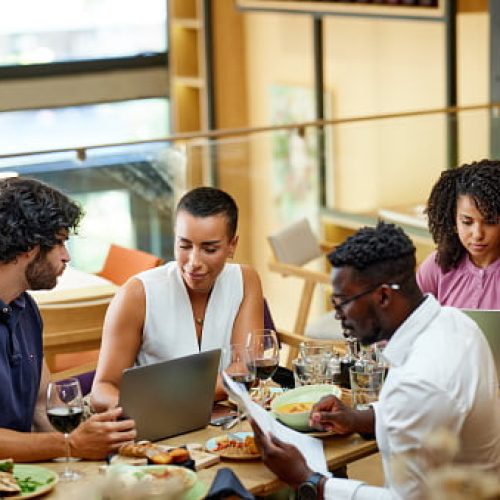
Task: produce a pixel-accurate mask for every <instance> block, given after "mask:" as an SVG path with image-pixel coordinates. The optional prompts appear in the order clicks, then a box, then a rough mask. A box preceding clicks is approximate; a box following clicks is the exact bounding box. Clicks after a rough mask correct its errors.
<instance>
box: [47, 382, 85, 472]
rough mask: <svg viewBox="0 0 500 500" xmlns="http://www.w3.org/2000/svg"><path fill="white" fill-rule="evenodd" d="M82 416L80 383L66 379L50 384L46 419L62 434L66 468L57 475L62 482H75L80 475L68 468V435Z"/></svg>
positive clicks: (69, 454)
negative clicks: (64, 444) (64, 442)
mask: <svg viewBox="0 0 500 500" xmlns="http://www.w3.org/2000/svg"><path fill="white" fill-rule="evenodd" d="M82 416H83V397H82V389H81V387H80V382H79V381H78V379H76V378H68V379H65V380H59V381H56V382H50V384H49V385H48V387H47V417H48V419H49V422H50V423H51V424H52V427H54V429H56V430H57V431H59V432H62V433H63V434H64V439H65V441H66V467H65V469H64V471H63V472H61V473H60V474H59V479H60V480H62V481H76V480H77V479H80V478H81V477H82V474H81V473H79V472H77V471H75V470H72V469H70V468H69V465H68V464H69V461H70V458H71V449H70V446H69V435H70V433H71V432H72V431H73V430H74V429H76V428H77V427H78V424H79V423H80V421H81V419H82Z"/></svg>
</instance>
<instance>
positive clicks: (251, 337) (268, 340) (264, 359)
mask: <svg viewBox="0 0 500 500" xmlns="http://www.w3.org/2000/svg"><path fill="white" fill-rule="evenodd" d="M246 345H247V349H248V351H249V352H250V353H251V358H252V359H253V363H254V366H255V376H256V378H257V379H258V380H259V388H258V394H259V396H258V397H259V400H260V402H261V404H262V406H264V407H265V406H266V402H267V400H268V399H269V395H270V390H269V381H270V380H271V377H272V376H273V375H274V372H275V371H276V370H277V368H278V363H279V357H280V349H279V343H278V337H277V335H276V332H275V331H274V330H271V329H269V328H264V329H261V330H252V331H251V332H250V333H249V334H248V336H247V342H246Z"/></svg>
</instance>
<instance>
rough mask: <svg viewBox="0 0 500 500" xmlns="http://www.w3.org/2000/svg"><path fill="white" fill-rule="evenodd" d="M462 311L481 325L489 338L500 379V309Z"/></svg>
mask: <svg viewBox="0 0 500 500" xmlns="http://www.w3.org/2000/svg"><path fill="white" fill-rule="evenodd" d="M462 311H463V312H464V313H465V314H467V316H469V317H471V318H472V319H473V320H474V321H475V322H476V323H477V324H478V325H479V328H481V330H482V331H483V333H484V336H485V337H486V339H487V340H488V343H489V344H490V349H491V352H492V353H493V359H494V360H495V366H496V367H497V375H498V379H499V380H500V310H498V311H494V310H486V309H483V310H481V309H462Z"/></svg>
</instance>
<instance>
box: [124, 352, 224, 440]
mask: <svg viewBox="0 0 500 500" xmlns="http://www.w3.org/2000/svg"><path fill="white" fill-rule="evenodd" d="M220 353H221V350H220V349H215V350H212V351H205V352H200V353H197V354H193V355H190V356H185V357H182V358H176V359H172V360H170V361H162V362H160V363H155V364H152V365H147V366H136V367H132V368H128V369H126V370H124V371H123V379H122V383H121V389H120V406H121V407H122V408H123V412H124V414H125V415H127V417H130V418H133V419H134V420H135V423H136V428H137V439H138V440H140V439H147V440H149V441H157V440H158V439H164V438H167V437H170V436H176V435H177V434H182V433H184V432H189V431H192V430H195V429H200V428H202V427H205V426H206V425H208V423H209V422H210V415H211V413H212V405H213V400H214V391H215V384H216V381H217V374H218V371H219V358H220Z"/></svg>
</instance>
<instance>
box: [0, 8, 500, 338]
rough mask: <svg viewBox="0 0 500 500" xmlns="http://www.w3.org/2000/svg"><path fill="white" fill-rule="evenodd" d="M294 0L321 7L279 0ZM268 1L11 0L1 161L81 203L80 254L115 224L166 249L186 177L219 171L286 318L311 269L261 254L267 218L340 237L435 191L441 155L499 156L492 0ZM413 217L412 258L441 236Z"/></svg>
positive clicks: (90, 261)
mask: <svg viewBox="0 0 500 500" xmlns="http://www.w3.org/2000/svg"><path fill="white" fill-rule="evenodd" d="M299 3H300V5H301V8H306V9H307V8H308V6H307V4H310V6H311V7H315V8H316V10H314V9H313V10H314V12H313V13H311V12H308V13H305V12H292V11H290V10H285V9H284V8H281V7H283V5H285V4H286V5H287V6H291V8H292V10H293V9H295V10H296V6H297V4H299ZM97 4H99V5H100V7H96V5H97ZM264 4H265V1H264V0H238V1H236V2H235V1H234V0H213V1H210V0H170V1H169V2H166V0H148V1H145V2H141V3H140V4H136V2H129V1H127V2H123V1H121V2H118V1H116V0H106V1H102V2H97V3H95V2H91V1H90V0H78V1H76V0H75V1H72V2H64V1H63V0H51V1H48V2H44V7H43V8H42V7H40V5H39V3H38V2H36V0H23V1H22V2H21V1H18V2H17V3H16V5H17V6H18V9H19V10H17V11H15V10H13V11H12V12H9V13H7V14H8V15H3V14H2V16H0V138H1V139H0V173H2V172H3V173H5V171H12V170H15V171H17V172H18V173H19V174H20V175H30V176H34V177H37V178H40V179H43V180H44V181H46V182H49V183H50V184H53V185H55V186H58V187H60V188H63V189H64V190H65V191H66V192H68V193H69V194H71V195H72V196H74V197H75V198H76V199H77V200H79V201H80V202H81V203H82V204H83V205H84V207H85V210H86V213H87V216H86V219H85V220H84V223H83V226H82V229H81V231H80V232H79V235H78V236H77V237H75V238H73V239H72V241H71V253H72V256H73V264H74V266H75V267H78V268H80V269H82V270H86V271H97V270H98V269H99V268H100V266H101V265H102V261H103V259H104V257H105V255H106V252H107V248H108V245H109V244H110V243H112V242H114V243H118V244H121V245H123V246H129V247H136V248H140V249H142V250H146V251H149V252H152V253H155V254H157V255H160V256H162V257H163V258H165V259H169V258H171V256H172V210H173V207H174V206H175V202H176V200H177V199H178V197H179V196H180V195H181V194H182V192H183V190H185V189H188V188H190V187H193V186H196V185H200V184H215V185H218V186H220V187H222V188H223V189H226V190H227V191H229V192H230V193H231V194H233V195H234V196H235V198H236V199H237V201H238V204H239V206H240V210H241V223H240V243H239V249H238V254H237V256H236V257H237V259H238V260H239V261H241V262H250V263H252V264H253V265H254V266H255V267H256V268H257V269H258V271H259V273H260V275H261V277H262V281H263V287H264V293H265V295H266V297H267V298H268V301H269V302H270V304H271V309H272V312H273V316H274V317H275V320H276V322H277V324H278V325H280V326H281V327H283V328H285V329H290V328H291V324H292V318H293V316H294V314H293V307H294V306H293V304H298V302H299V295H300V285H301V282H300V280H295V279H294V278H289V279H287V281H284V279H283V278H282V277H281V276H279V275H277V274H274V273H270V272H269V270H268V261H269V258H270V256H271V250H270V248H269V245H268V243H267V241H266V238H267V236H268V235H269V234H270V233H272V232H274V231H276V230H277V229H279V228H281V227H283V226H286V225H287V224H289V223H291V222H293V221H294V220H297V219H299V218H301V217H304V216H305V217H307V218H308V219H309V221H310V222H311V225H312V227H313V228H314V230H315V232H316V233H317V234H318V236H319V237H321V238H327V239H329V240H331V241H336V240H338V239H339V238H342V237H345V236H346V235H347V234H349V232H351V231H352V230H353V228H355V227H356V226H357V225H359V224H362V223H373V222H374V221H375V220H376V218H377V217H378V216H379V215H380V210H381V209H382V210H385V213H386V214H389V215H390V213H391V212H392V213H393V214H394V212H398V213H401V210H402V211H403V212H404V210H405V209H407V208H408V207H415V206H417V207H419V206H420V205H422V204H423V203H425V200H426V197H427V194H428V192H429V189H430V187H431V185H432V184H433V182H434V181H435V180H436V178H437V176H438V175H439V172H440V171H441V170H443V169H445V168H448V167H451V166H453V164H460V163H463V162H467V161H472V160H479V159H481V158H484V157H494V156H495V150H496V148H495V141H494V138H495V134H494V132H495V130H496V120H497V111H496V108H495V107H491V106H489V104H490V103H492V102H496V101H497V100H499V99H496V92H498V90H497V89H496V88H493V86H492V84H491V83H490V82H492V81H494V79H495V78H494V77H495V71H496V65H497V63H496V61H495V56H498V54H495V53H494V52H492V51H491V50H490V47H493V46H494V43H493V42H494V40H495V36H496V34H495V33H494V31H493V30H492V29H491V26H492V25H493V26H496V25H497V24H496V11H497V7H496V6H494V4H495V2H491V3H488V2H487V1H486V0H484V1H481V0H476V1H474V0H461V1H458V2H454V1H444V0H439V2H437V5H436V7H435V9H437V10H435V11H432V10H429V9H427V10H426V9H423V10H421V11H418V12H417V11H415V8H411V7H407V6H402V5H401V6H390V7H389V6H387V7H381V6H375V5H361V4H360V5H356V4H351V5H347V6H346V5H344V6H342V5H340V4H339V3H334V2H321V6H320V7H318V5H319V3H318V2H293V1H289V2H281V5H280V2H268V5H271V4H272V5H271V6H272V7H273V8H272V9H271V10H267V9H266V8H264ZM276 4H278V7H276ZM327 5H328V7H325V6H327ZM35 6H36V8H35ZM304 6H305V7H304ZM167 7H168V8H167ZM11 8H12V9H15V8H14V7H9V8H8V9H11ZM99 8H101V10H99ZM343 8H344V10H342V9H343ZM384 8H385V9H396V10H392V11H390V12H389V11H387V10H380V9H384ZM1 9H2V11H3V10H5V9H7V8H6V7H4V6H2V7H1ZM8 9H7V10H8ZM50 9H55V10H54V12H56V13H57V15H48V13H49V11H50ZM96 9H97V10H96ZM329 9H331V10H329ZM335 9H337V10H335ZM338 9H340V10H338ZM346 9H347V10H346ZM377 9H379V10H377ZM405 9H406V10H405ZM408 9H410V10H408ZM455 9H456V12H455ZM414 12H415V13H414ZM426 12H430V14H426ZM21 13H22V15H21ZM110 13H113V15H110ZM117 13H120V15H119V16H118V15H116V14H117ZM455 21H456V22H455ZM23 34H24V35H25V36H24V38H23ZM450 36H451V37H452V38H453V40H455V41H456V45H455V44H453V45H454V46H453V47H452V48H453V50H452V52H451V56H450V44H449V40H450V38H449V37H450ZM75 40H76V41H75ZM92 41H94V42H96V45H95V47H94V48H93V49H92V48H91V42H92ZM135 42H137V43H135ZM113 44H114V45H113ZM34 47H35V48H36V47H37V50H32V52H31V53H30V51H29V49H33V48H34ZM54 47H64V49H65V50H66V49H67V48H68V47H73V48H74V47H77V49H78V50H81V51H80V52H78V50H76V52H75V53H73V54H69V53H68V52H65V51H61V52H57V50H56V49H54ZM104 48H105V49H104ZM101 49H102V50H101ZM454 51H455V52H454ZM13 53H14V55H15V57H14V56H13V55H12V54H13ZM318 54H319V57H318ZM454 54H455V56H456V57H453V55H454ZM16 58H17V59H16ZM318 75H320V76H321V80H322V81H321V82H320V87H321V88H322V92H321V93H320V94H321V98H319V97H318ZM450 75H451V76H450ZM450 78H451V81H452V87H453V88H452V89H450ZM318 102H320V103H321V110H318ZM450 105H452V106H455V105H457V106H459V107H462V108H463V110H462V111H460V112H457V113H455V112H449V110H448V112H446V111H444V109H445V108H448V107H449V106H450ZM476 106H477V107H476ZM426 110H434V111H433V112H428V113H426V112H424V113H420V112H421V111H426ZM436 110H437V111H436ZM373 117H378V118H373ZM317 118H324V119H326V120H332V122H330V123H328V124H327V125H322V124H318V123H314V122H315V120H316V119H317ZM291 123H293V124H302V125H300V126H299V125H296V126H290V124H291ZM214 131H215V132H214ZM179 134H180V135H179ZM45 151H48V152H49V153H43V154H33V153H41V152H45ZM406 215H408V214H406ZM418 215H419V214H418V213H415V214H410V218H413V219H415V218H418ZM414 216H415V217H414ZM410 222H411V221H410ZM424 225H425V224H424ZM405 228H407V229H408V230H409V231H410V232H411V233H412V235H414V236H415V238H416V241H418V242H419V257H420V258H421V257H422V256H423V255H424V254H425V253H426V252H428V251H430V250H431V249H432V243H431V242H430V239H429V236H428V234H427V232H426V230H425V228H422V227H421V225H420V226H419V225H418V224H417V225H414V224H412V223H410V224H407V225H405ZM323 299H324V296H323V294H321V292H318V296H317V297H316V298H315V301H314V307H313V310H314V314H317V313H319V312H320V311H321V310H322V309H323V308H324V300H323Z"/></svg>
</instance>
